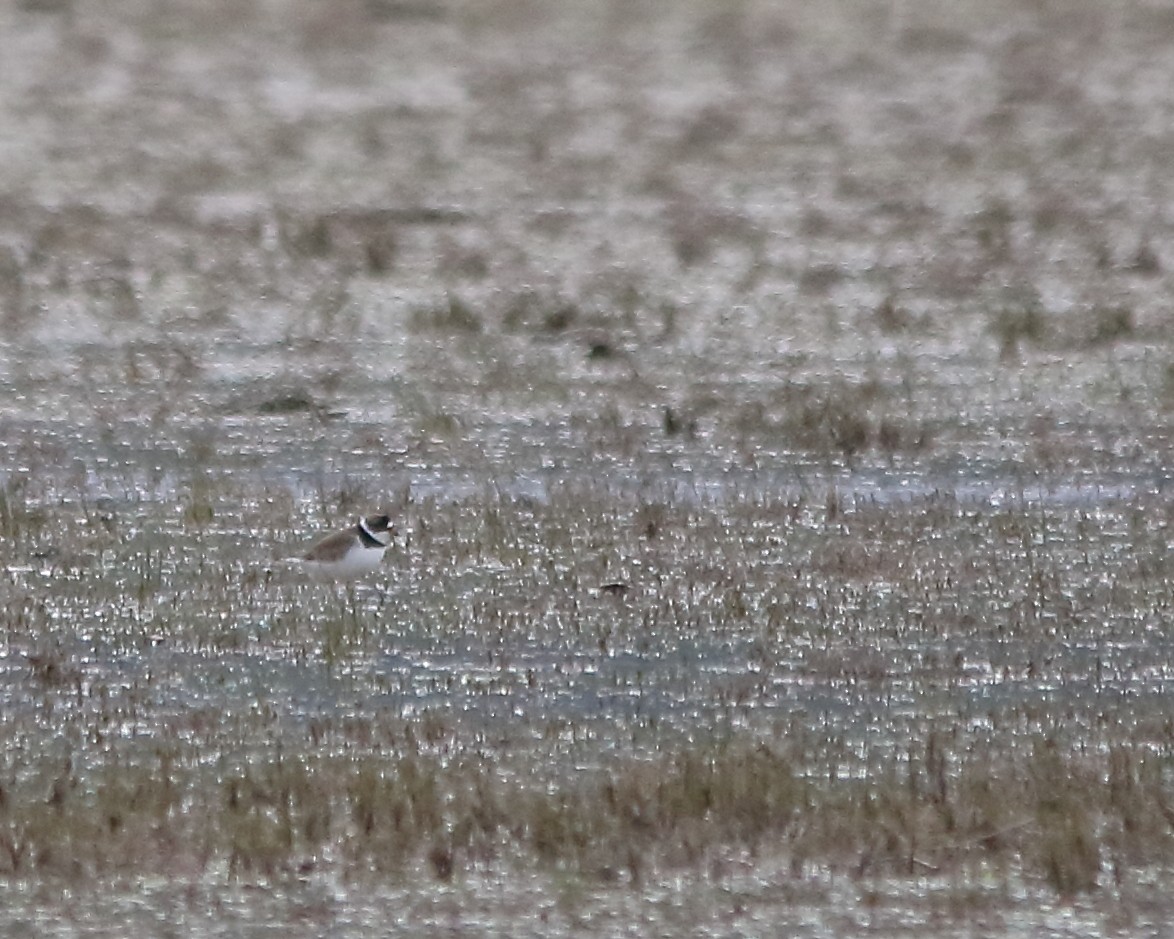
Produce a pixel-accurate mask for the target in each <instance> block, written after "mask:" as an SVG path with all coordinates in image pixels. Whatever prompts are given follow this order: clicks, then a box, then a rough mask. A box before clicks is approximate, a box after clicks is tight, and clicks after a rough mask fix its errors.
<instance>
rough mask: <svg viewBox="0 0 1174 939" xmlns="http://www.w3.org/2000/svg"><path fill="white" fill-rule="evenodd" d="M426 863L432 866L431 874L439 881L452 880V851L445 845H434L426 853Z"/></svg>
mask: <svg viewBox="0 0 1174 939" xmlns="http://www.w3.org/2000/svg"><path fill="white" fill-rule="evenodd" d="M428 863H429V864H431V865H432V873H433V874H435V875H436V879H437V880H440V881H449V880H452V872H453V851H452V848H451V847H450V846H449V845H447V844H435V845H433V846H432V849H431V850H430V851H429V852H428Z"/></svg>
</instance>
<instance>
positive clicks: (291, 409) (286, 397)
mask: <svg viewBox="0 0 1174 939" xmlns="http://www.w3.org/2000/svg"><path fill="white" fill-rule="evenodd" d="M316 410H318V404H317V402H316V401H315V400H314V399H313V398H312V397H310V395H309V394H308V393H307V392H305V391H288V392H285V393H284V394H279V395H275V396H274V397H272V398H266V399H265V400H264V401H262V402H261V403H260V404H258V405H257V413H258V414H295V413H297V412H298V411H316Z"/></svg>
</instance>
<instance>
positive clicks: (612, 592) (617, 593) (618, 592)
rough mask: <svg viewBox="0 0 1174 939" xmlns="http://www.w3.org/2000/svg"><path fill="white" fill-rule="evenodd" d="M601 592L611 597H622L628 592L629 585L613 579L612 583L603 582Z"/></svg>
mask: <svg viewBox="0 0 1174 939" xmlns="http://www.w3.org/2000/svg"><path fill="white" fill-rule="evenodd" d="M599 592H600V593H602V594H606V595H607V596H609V597H622V596H624V595H625V594H626V593H627V592H628V585H627V584H625V583H624V582H623V581H619V580H617V581H613V582H612V583H610V584H601V585H600V587H599Z"/></svg>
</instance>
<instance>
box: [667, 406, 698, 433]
mask: <svg viewBox="0 0 1174 939" xmlns="http://www.w3.org/2000/svg"><path fill="white" fill-rule="evenodd" d="M681 433H683V434H684V435H685V436H686V437H688V438H689V439H690V440H692V439H693V438H695V437H696V436H697V421H696V420H694V419H692V418H690V419H689V420H684V419H683V418H681V417H678V416H677V413H676V412H675V411H674V410H673V409H672V408H670V407H668V406H667V405H666V406H665V409H664V435H665V436H666V437H675V436H677V434H681Z"/></svg>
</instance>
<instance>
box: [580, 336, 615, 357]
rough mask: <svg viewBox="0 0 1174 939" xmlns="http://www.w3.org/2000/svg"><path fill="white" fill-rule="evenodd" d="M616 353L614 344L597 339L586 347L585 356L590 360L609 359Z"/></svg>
mask: <svg viewBox="0 0 1174 939" xmlns="http://www.w3.org/2000/svg"><path fill="white" fill-rule="evenodd" d="M615 354H616V350H615V346H613V345H612V344H611V343H610V342H607V341H606V340H602V339H600V340H597V341H595V342H593V343H591V345H590V346H589V347H588V348H587V358H588V359H591V360H592V361H595V360H598V359H610V358H613V357H614V356H615Z"/></svg>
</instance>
